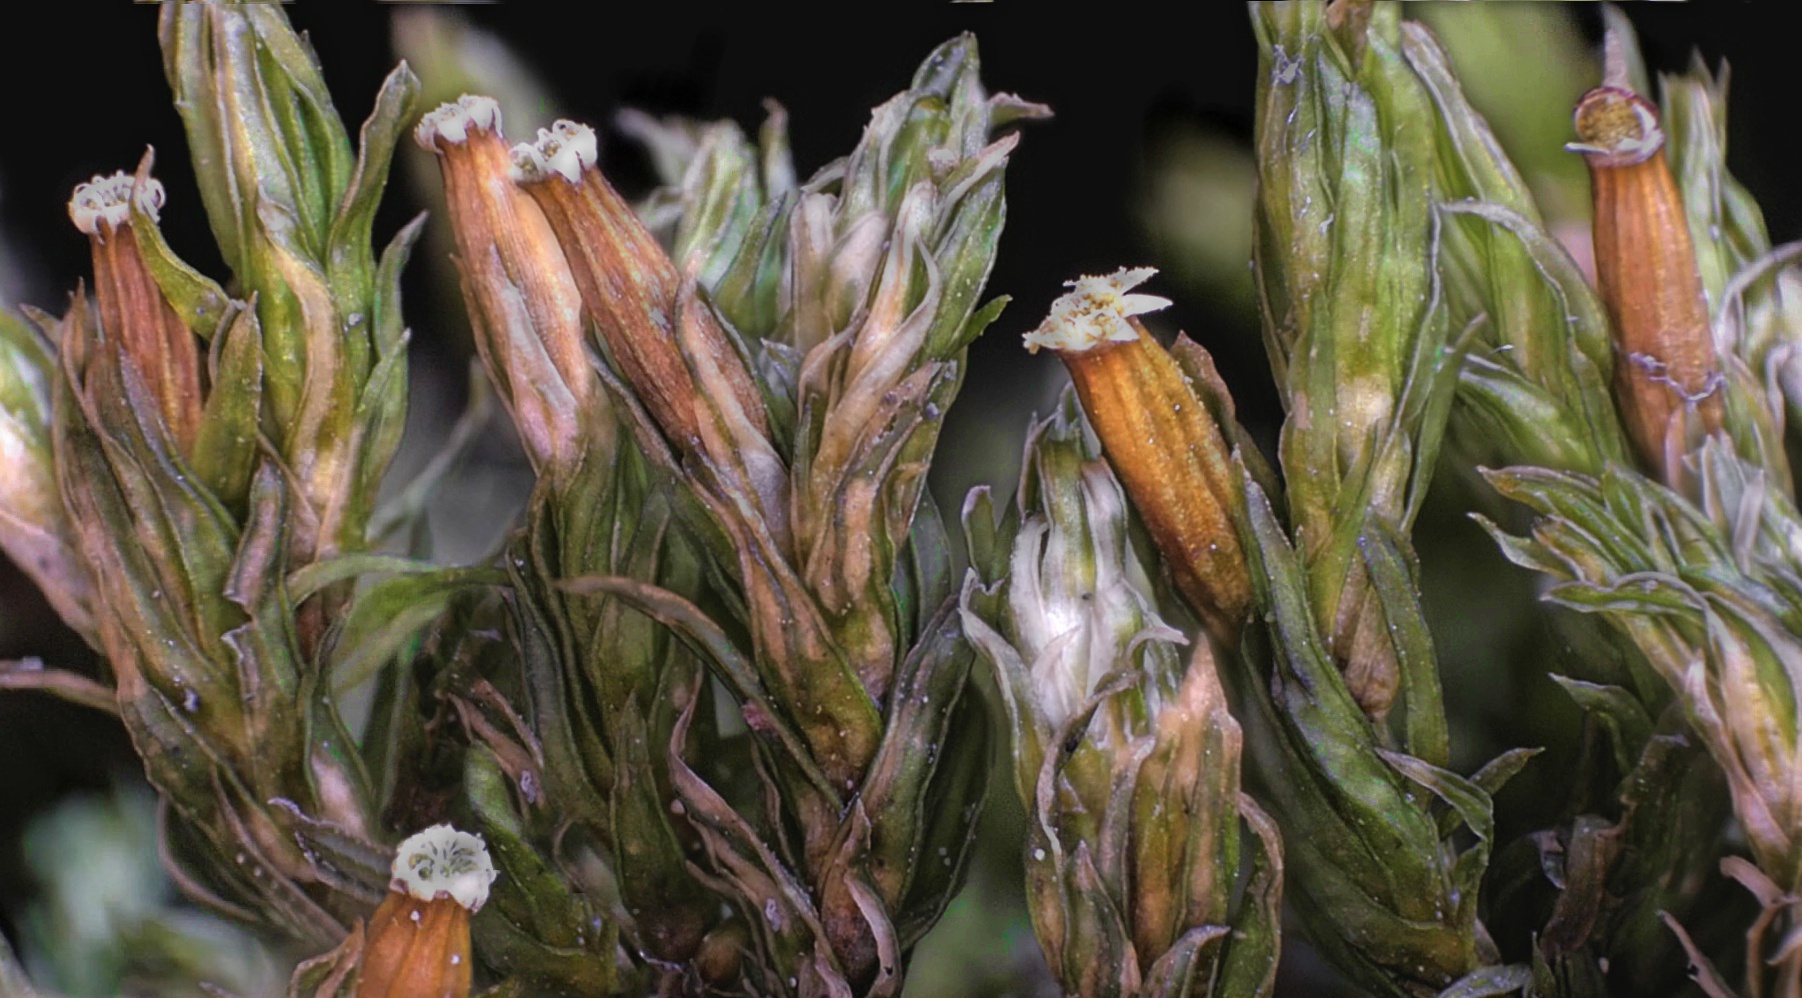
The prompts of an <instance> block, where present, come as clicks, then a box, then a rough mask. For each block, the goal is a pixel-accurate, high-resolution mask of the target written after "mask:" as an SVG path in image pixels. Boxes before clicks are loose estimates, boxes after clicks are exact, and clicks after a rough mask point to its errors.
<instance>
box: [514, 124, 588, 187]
mask: <svg viewBox="0 0 1802 998" xmlns="http://www.w3.org/2000/svg"><path fill="white" fill-rule="evenodd" d="M599 161H600V142H599V140H598V139H597V138H596V137H595V134H594V129H592V128H590V127H588V126H587V125H583V124H579V123H577V122H574V121H569V120H563V121H558V122H556V123H555V124H553V125H551V127H549V128H540V129H539V130H538V141H536V142H521V143H520V144H519V145H516V146H514V147H513V170H512V173H513V179H514V180H516V181H519V182H520V183H526V184H530V183H537V182H539V181H543V180H549V179H550V178H551V177H552V176H553V175H555V176H560V177H562V178H563V179H564V180H567V181H569V182H570V183H572V184H573V183H576V182H577V181H579V180H581V179H582V171H583V170H589V169H593V167H594V165H595V163H597V162H599Z"/></svg>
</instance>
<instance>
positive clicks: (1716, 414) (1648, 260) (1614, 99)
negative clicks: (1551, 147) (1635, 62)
mask: <svg viewBox="0 0 1802 998" xmlns="http://www.w3.org/2000/svg"><path fill="white" fill-rule="evenodd" d="M1575 121H1576V131H1577V138H1578V140H1579V141H1577V142H1574V143H1572V144H1571V145H1570V148H1571V149H1572V150H1574V151H1577V152H1581V153H1582V154H1583V158H1584V160H1585V161H1586V162H1587V163H1588V165H1589V176H1590V183H1591V186H1592V192H1593V195H1592V196H1593V198H1594V207H1595V220H1594V227H1595V229H1594V233H1595V259H1596V282H1597V284H1598V285H1599V290H1600V291H1601V295H1602V300H1603V302H1605V303H1606V304H1607V306H1608V312H1609V317H1610V318H1611V319H1612V320H1613V324H1614V337H1615V340H1614V342H1615V353H1616V358H1615V368H1614V394H1615V401H1616V405H1617V406H1618V407H1619V409H1620V413H1621V421H1622V422H1623V423H1624V424H1626V427H1627V432H1628V434H1629V435H1630V436H1631V437H1632V438H1633V442H1634V445H1635V446H1636V447H1637V448H1638V449H1639V451H1640V456H1641V457H1642V459H1644V460H1645V461H1646V463H1647V464H1648V465H1649V466H1650V467H1651V468H1652V469H1653V470H1654V471H1655V472H1656V473H1657V474H1658V476H1659V477H1660V478H1661V479H1663V480H1664V482H1665V483H1666V484H1669V485H1673V486H1675V485H1678V484H1680V483H1681V481H1682V480H1683V478H1684V475H1683V470H1682V459H1683V455H1684V454H1685V453H1687V452H1688V451H1689V450H1691V449H1692V448H1693V447H1694V446H1695V445H1696V444H1697V443H1699V442H1700V438H1701V437H1702V436H1703V435H1705V434H1708V433H1712V432H1714V431H1716V430H1719V429H1720V427H1721V417H1722V407H1721V396H1720V390H1719V389H1720V386H1721V383H1722V378H1721V373H1720V370H1719V368H1718V367H1717V365H1716V362H1715V357H1714V341H1713V337H1712V334H1711V332H1710V328H1709V321H1708V303H1707V301H1706V299H1705V298H1704V297H1703V293H1702V278H1701V274H1700V273H1699V271H1698V270H1697V269H1696V251H1695V245H1694V243H1693V242H1692V241H1691V236H1690V232H1689V223H1688V220H1687V217H1686V216H1685V214H1684V209H1683V199H1682V196H1681V194H1680V193H1679V192H1678V190H1677V183H1676V180H1675V179H1674V178H1673V177H1672V175H1671V168H1670V165H1669V163H1667V162H1666V160H1665V155H1664V132H1663V130H1662V129H1661V128H1660V127H1659V123H1658V112H1657V110H1656V109H1655V108H1653V106H1652V104H1651V102H1649V101H1647V100H1646V99H1645V98H1643V97H1641V96H1639V95H1638V94H1636V93H1634V92H1632V91H1631V90H1628V89H1626V88H1624V87H1618V86H1602V87H1597V88H1596V89H1594V90H1591V91H1590V92H1589V93H1587V94H1585V95H1584V96H1583V99H1582V100H1581V101H1579V102H1578V104H1577V110H1576V116H1575Z"/></svg>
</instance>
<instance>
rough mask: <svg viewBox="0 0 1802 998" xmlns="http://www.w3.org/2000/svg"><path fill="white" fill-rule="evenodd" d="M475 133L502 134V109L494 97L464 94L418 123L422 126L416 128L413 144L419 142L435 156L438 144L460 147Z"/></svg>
mask: <svg viewBox="0 0 1802 998" xmlns="http://www.w3.org/2000/svg"><path fill="white" fill-rule="evenodd" d="M472 130H474V131H481V132H499V131H500V130H501V106H500V103H499V102H498V101H496V100H495V99H494V98H492V97H482V96H480V95H477V94H464V95H463V96H461V97H459V98H457V99H456V100H455V101H454V102H451V103H445V104H440V105H438V108H437V110H434V111H432V112H430V113H428V114H427V115H425V116H424V117H422V118H420V119H419V124H418V125H416V126H414V128H413V141H415V142H418V143H419V145H420V147H421V148H423V149H425V150H426V151H427V152H436V151H437V149H438V140H440V139H443V140H444V141H446V142H449V143H451V144H452V145H459V144H461V143H463V142H467V141H468V140H469V133H470V132H471V131H472Z"/></svg>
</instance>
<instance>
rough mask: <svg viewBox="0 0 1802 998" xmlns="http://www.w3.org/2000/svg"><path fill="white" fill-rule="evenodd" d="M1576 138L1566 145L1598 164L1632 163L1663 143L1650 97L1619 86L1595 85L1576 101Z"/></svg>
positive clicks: (1657, 148) (1640, 160)
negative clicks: (1647, 97) (1594, 87)
mask: <svg viewBox="0 0 1802 998" xmlns="http://www.w3.org/2000/svg"><path fill="white" fill-rule="evenodd" d="M1573 122H1574V124H1575V125H1576V129H1577V141H1575V142H1571V143H1569V144H1567V145H1566V146H1565V148H1566V149H1569V150H1570V151H1572V152H1580V153H1582V154H1584V155H1585V156H1587V157H1589V158H1590V160H1591V161H1592V162H1594V163H1596V164H1598V165H1601V166H1631V165H1632V164H1634V163H1643V162H1645V161H1646V160H1647V159H1650V158H1651V156H1652V154H1653V153H1656V152H1657V151H1658V150H1659V149H1662V148H1663V147H1664V129H1663V128H1661V127H1659V124H1658V110H1657V108H1654V107H1653V106H1652V103H1651V101H1648V100H1646V99H1645V98H1644V97H1641V96H1639V95H1638V94H1636V93H1634V92H1633V91H1631V90H1625V89H1622V88H1620V87H1597V88H1596V89H1594V90H1591V91H1590V92H1589V93H1587V94H1584V95H1583V99H1582V100H1580V101H1578V102H1577V110H1576V113H1575V114H1574V115H1573Z"/></svg>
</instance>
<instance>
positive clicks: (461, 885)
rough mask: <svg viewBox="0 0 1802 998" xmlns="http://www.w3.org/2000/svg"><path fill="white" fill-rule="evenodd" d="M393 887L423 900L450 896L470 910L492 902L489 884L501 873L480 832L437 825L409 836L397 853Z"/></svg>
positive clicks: (477, 909)
mask: <svg viewBox="0 0 1802 998" xmlns="http://www.w3.org/2000/svg"><path fill="white" fill-rule="evenodd" d="M390 870H391V872H392V874H393V876H394V880H393V884H392V888H393V889H394V890H395V891H397V892H404V893H406V894H409V895H411V896H413V897H415V898H418V899H419V900H421V901H432V900H435V899H437V898H439V897H449V898H451V899H452V900H454V901H456V902H457V903H458V904H460V905H462V906H463V907H464V908H467V909H469V910H470V911H472V912H474V911H480V910H481V908H482V905H484V904H487V903H488V885H489V884H492V883H494V879H495V877H497V876H499V875H500V874H499V873H498V872H496V870H495V869H494V861H493V860H491V859H489V858H488V846H487V844H486V843H484V842H483V841H482V837H481V836H479V835H473V834H471V833H469V832H464V831H459V830H457V829H456V828H453V827H451V826H450V825H433V826H432V827H430V828H427V829H426V830H425V831H422V832H418V833H416V834H414V835H412V836H409V837H408V838H407V839H406V841H404V842H402V843H401V844H400V848H399V849H398V850H396V851H395V853H394V865H393V866H392V867H391V868H390Z"/></svg>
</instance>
